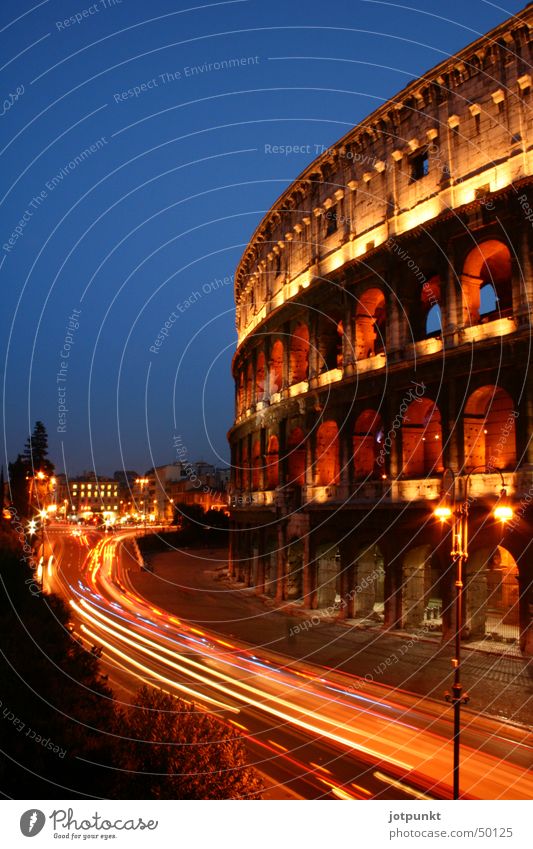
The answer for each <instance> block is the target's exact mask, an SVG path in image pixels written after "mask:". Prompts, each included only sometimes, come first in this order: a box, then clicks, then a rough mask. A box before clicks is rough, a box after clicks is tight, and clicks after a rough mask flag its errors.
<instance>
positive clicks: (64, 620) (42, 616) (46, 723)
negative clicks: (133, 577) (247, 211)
mask: <svg viewBox="0 0 533 849" xmlns="http://www.w3.org/2000/svg"><path fill="white" fill-rule="evenodd" d="M22 554H23V551H22V549H21V545H20V541H19V540H18V539H17V535H16V533H15V532H14V531H11V532H3V533H2V534H0V632H1V633H2V635H3V636H2V652H1V653H0V700H1V702H2V707H3V711H4V713H3V718H2V722H3V730H4V733H3V739H2V754H3V758H2V759H0V792H2V793H3V794H7V795H9V797H10V798H14V799H27V798H37V799H57V798H58V796H59V797H61V798H83V797H84V796H86V795H90V796H94V795H95V793H96V794H98V795H99V796H102V797H104V798H106V797H111V796H112V788H113V787H114V785H115V783H116V777H115V774H114V772H113V770H112V769H109V768H104V769H102V768H101V767H99V766H98V763H102V764H104V765H105V766H107V767H109V766H111V767H112V766H113V765H114V753H115V749H116V745H115V738H114V737H113V729H114V728H115V724H116V720H115V703H114V702H113V698H112V696H113V694H112V692H111V691H110V690H109V688H108V687H107V684H106V681H105V680H104V679H103V678H102V676H101V674H100V669H99V665H98V660H97V658H96V657H95V656H94V655H93V654H91V652H90V651H87V650H86V649H85V648H83V647H82V645H81V644H80V643H79V642H78V641H77V640H76V639H75V638H74V636H73V635H72V633H71V629H70V628H69V617H70V611H69V608H68V607H67V606H66V605H65V604H64V603H63V601H62V600H61V599H59V598H58V597H57V596H54V595H52V594H50V595H46V596H43V595H42V593H41V591H40V588H39V585H38V583H37V582H36V579H35V575H34V573H33V571H32V570H31V569H30V568H29V566H28V563H27V561H26V560H25V559H24V558H23V557H22Z"/></svg>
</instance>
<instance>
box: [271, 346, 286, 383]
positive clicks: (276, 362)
mask: <svg viewBox="0 0 533 849" xmlns="http://www.w3.org/2000/svg"><path fill="white" fill-rule="evenodd" d="M269 379H270V392H271V393H273V392H280V391H281V387H282V385H283V342H282V341H281V339H276V341H275V342H274V344H273V345H272V349H271V351H270V368H269Z"/></svg>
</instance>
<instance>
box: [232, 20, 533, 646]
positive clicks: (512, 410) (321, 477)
mask: <svg viewBox="0 0 533 849" xmlns="http://www.w3.org/2000/svg"><path fill="white" fill-rule="evenodd" d="M532 21H533V8H530V7H528V8H526V9H525V10H524V11H523V12H522V13H521V14H519V15H517V16H514V17H513V18H512V19H510V20H509V21H507V22H506V23H505V24H502V25H501V26H499V27H497V28H496V29H495V30H493V31H492V32H490V33H489V34H488V35H486V36H484V37H483V38H481V39H479V40H478V41H476V42H475V43H473V44H471V45H470V46H469V47H467V48H466V49H464V50H463V51H461V52H460V53H459V54H457V55H456V56H454V57H452V58H451V59H448V60H446V61H444V62H442V63H441V64H440V65H438V66H437V67H436V68H434V69H433V70H432V71H430V72H429V73H428V74H426V75H425V76H424V77H423V78H421V79H419V80H417V81H416V82H414V83H412V84H410V85H409V86H408V87H407V88H405V89H404V90H403V91H402V92H400V94H399V95H398V96H397V97H396V98H394V99H393V100H391V101H389V102H388V103H386V104H384V105H383V106H382V107H380V108H379V109H378V110H377V111H376V112H374V113H373V114H372V115H370V116H369V117H368V118H367V119H366V120H365V121H364V122H363V123H362V124H361V125H359V126H358V127H356V128H355V129H353V130H351V131H350V132H349V133H347V135H346V136H345V137H344V138H342V139H341V140H340V141H339V142H338V143H337V144H336V145H334V146H333V147H332V148H331V149H329V150H327V151H325V153H324V154H323V155H322V156H320V157H319V158H318V159H317V160H315V161H314V162H313V163H312V164H311V165H310V166H309V167H308V168H307V169H306V170H305V171H304V172H303V173H302V174H301V175H300V177H298V178H297V179H296V180H295V182H294V183H293V184H292V185H291V186H290V187H289V188H288V189H287V190H286V192H284V194H283V195H282V196H281V197H280V198H279V199H278V201H277V202H276V203H275V204H274V206H273V207H272V209H271V210H270V211H269V213H268V214H267V215H266V216H265V218H264V219H263V221H262V222H261V224H260V225H259V227H258V228H257V230H256V232H255V233H254V235H253V237H252V240H251V241H250V244H249V245H248V248H247V250H246V251H245V253H244V256H243V257H242V260H241V262H240V264H239V267H238V269H237V273H236V277H235V298H236V309H237V313H236V315H237V331H238V347H237V351H236V354H235V357H234V361H233V373H234V377H235V385H236V410H235V424H234V426H233V428H232V429H231V431H230V434H229V440H230V444H231V451H232V470H233V471H232V485H231V493H232V494H231V498H232V521H233V534H232V567H231V568H232V572H233V574H234V575H235V577H237V578H239V579H240V580H241V581H243V582H245V583H246V584H248V585H253V586H255V587H256V588H257V591H258V592H261V593H263V592H265V593H267V594H270V595H272V596H275V597H276V598H277V599H278V600H287V601H291V602H295V603H298V604H300V605H302V606H303V607H306V608H310V609H317V608H319V609H322V610H324V609H326V610H331V611H333V612H334V613H335V615H338V616H348V617H350V618H356V619H359V620H360V621H361V622H363V623H372V622H374V623H375V624H378V623H382V625H383V626H384V627H389V628H392V627H398V628H403V629H407V630H420V629H424V628H427V629H430V630H439V629H440V630H442V632H443V635H444V636H445V637H446V636H447V635H449V633H450V630H451V628H452V608H453V575H452V571H453V570H451V568H450V534H449V533H448V532H447V531H446V528H443V527H442V526H441V525H439V524H438V523H436V521H435V519H434V517H433V508H434V507H435V505H436V504H437V503H438V501H439V498H440V496H441V491H442V473H443V471H444V469H445V468H451V469H452V470H453V471H454V473H455V474H456V476H457V486H458V494H459V496H461V492H462V491H463V490H462V487H464V485H465V481H466V476H467V474H468V473H470V479H469V480H470V487H471V488H470V492H471V496H470V500H469V503H470V558H469V561H468V564H467V575H466V613H465V630H464V633H465V636H466V637H470V638H471V639H477V638H480V637H490V636H492V638H494V639H498V640H507V641H511V640H520V645H521V647H522V649H523V651H525V652H527V653H533V627H532V624H531V623H532V610H533V598H532V595H531V579H532V567H531V555H530V554H529V553H528V545H529V542H530V539H531V527H532V525H531V520H532V515H531V512H532V511H531V509H530V505H531V502H532V500H533V445H532V443H531V441H530V433H531V425H532V420H533V393H532V387H531V377H530V369H529V359H530V348H531V304H532V302H533V271H532V267H531V262H532V260H531V248H532V236H533V230H532V228H533V190H532V187H531V184H532V177H533V149H532V148H533V145H532V137H533V133H532V128H533V108H532V107H533V98H532V94H531V74H530V66H531V43H530V28H531V23H532ZM502 476H503V478H504V481H505V486H506V490H507V493H508V495H509V496H510V498H511V499H512V500H513V502H514V507H515V516H514V519H513V520H512V522H510V523H509V524H508V525H507V526H501V525H500V524H498V523H496V522H495V520H494V519H493V517H492V515H491V508H492V507H493V506H494V503H495V501H496V499H497V498H498V496H499V493H500V489H501V479H502ZM502 564H503V565H502Z"/></svg>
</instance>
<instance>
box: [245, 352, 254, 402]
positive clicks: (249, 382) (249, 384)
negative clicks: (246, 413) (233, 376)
mask: <svg viewBox="0 0 533 849" xmlns="http://www.w3.org/2000/svg"><path fill="white" fill-rule="evenodd" d="M253 402H254V367H253V365H252V363H249V364H248V368H247V369H246V409H250V407H251V406H252V404H253Z"/></svg>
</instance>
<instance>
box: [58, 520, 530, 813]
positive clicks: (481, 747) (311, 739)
mask: <svg viewBox="0 0 533 849" xmlns="http://www.w3.org/2000/svg"><path fill="white" fill-rule="evenodd" d="M130 533H131V532H125V533H124V532H119V533H116V534H111V535H108V536H105V537H101V536H100V535H98V534H94V533H91V534H82V536H73V535H72V531H71V529H69V528H65V527H59V526H58V527H57V528H52V529H50V532H49V539H50V541H51V544H52V546H53V548H54V553H55V557H56V567H55V569H54V570H53V574H52V575H47V576H45V589H46V588H47V582H48V587H49V588H50V589H53V590H54V591H58V592H60V593H61V594H62V595H63V596H64V597H65V598H66V599H67V600H68V601H69V602H70V603H71V605H72V611H73V618H74V621H75V627H76V631H77V633H79V634H80V636H81V637H82V638H83V639H84V640H85V641H86V643H87V645H88V646H90V645H92V644H97V645H99V646H101V647H102V649H103V660H104V663H105V665H106V669H107V670H108V672H109V675H110V679H111V683H112V684H113V686H114V687H116V688H117V689H118V691H119V693H120V694H121V695H123V697H124V698H127V697H128V694H129V693H131V692H133V691H134V690H135V689H136V688H137V687H138V686H139V684H140V683H141V682H143V681H145V682H146V681H148V682H150V683H152V684H156V685H157V686H160V687H162V688H164V689H166V690H168V691H169V692H173V693H174V694H175V695H179V696H181V697H182V698H185V699H187V700H188V701H191V702H194V703H196V704H198V705H199V706H205V707H207V708H209V709H210V710H211V711H213V712H215V713H217V714H218V715H219V716H220V718H221V719H222V720H223V721H224V722H227V723H229V724H232V725H233V726H234V727H236V728H237V729H238V730H239V731H241V732H242V735H243V738H244V740H245V742H246V745H247V748H248V751H249V753H250V759H251V761H252V762H254V763H255V764H256V766H257V768H258V769H259V771H260V772H261V773H262V774H263V775H264V776H265V777H266V783H267V786H268V790H267V793H266V794H265V795H266V796H267V797H270V798H301V799H311V798H313V799H314V798H358V799H369V798H389V799H413V798H420V797H422V798H447V797H449V796H450V787H451V764H452V759H451V744H450V737H451V725H450V720H449V716H448V713H447V712H446V711H445V709H444V707H443V706H442V705H441V704H438V703H436V702H433V701H431V700H428V699H425V700H421V699H420V698H419V697H417V696H413V695H412V694H410V693H407V692H401V693H400V692H398V691H390V692H389V693H387V688H384V687H380V686H378V685H376V684H370V683H368V682H364V681H361V680H360V679H354V678H353V676H347V675H345V674H344V673H342V672H338V671H333V670H328V669H324V668H323V667H317V666H316V665H315V664H311V663H309V662H307V661H305V660H304V661H298V662H296V661H294V660H293V659H291V658H288V657H286V656H283V655H282V654H280V652H279V650H273V641H272V640H264V642H263V643H262V645H261V648H260V649H259V648H258V647H257V645H256V646H254V647H250V646H249V645H246V644H245V643H244V642H243V641H242V640H240V639H236V638H228V636H227V634H225V635H222V634H221V632H220V628H219V627H218V626H217V620H218V622H219V621H220V612H221V611H220V605H221V604H224V605H227V606H228V605H229V607H228V609H227V610H226V609H225V610H224V611H223V616H224V617H225V618H226V620H228V621H229V619H231V616H230V615H229V614H231V606H232V601H231V599H230V596H229V594H228V593H225V594H224V596H225V598H223V595H222V594H221V595H220V596H219V597H217V596H216V595H215V597H214V599H213V594H212V593H207V592H202V591H201V589H200V590H199V589H198V588H194V589H193V586H192V585H190V584H189V586H188V587H187V589H188V590H190V592H191V594H192V603H193V604H197V605H199V613H201V614H202V616H203V622H204V624H203V625H202V626H201V627H197V626H195V625H192V624H191V623H190V621H187V622H185V621H183V619H182V617H181V616H180V614H179V612H177V613H176V612H175V613H172V612H170V611H168V610H167V609H166V607H165V604H164V601H165V600H164V598H163V599H162V603H161V605H157V604H154V603H153V600H151V601H147V600H146V599H145V598H143V596H142V595H141V594H139V592H138V590H136V589H135V587H134V586H133V585H132V583H131V575H130V574H129V573H128V570H127V569H125V568H124V566H123V562H122V560H123V557H122V555H123V550H122V543H123V542H124V541H126V540H127V539H128V536H129V535H130ZM182 589H183V590H184V589H185V587H183V588H182ZM182 594H183V595H185V593H184V592H183V593H182ZM214 609H216V610H217V611H218V613H217V616H216V617H215V616H213V617H212V619H209V615H208V614H209V610H214ZM253 616H254V617H255V616H256V614H255V613H254V614H253ZM237 618H238V620H239V621H240V622H242V619H243V617H242V609H241V611H240V614H239V616H238V617H235V619H236V620H237ZM188 619H190V616H189V615H188ZM267 621H268V620H267V619H266V618H265V622H267ZM210 623H211V624H210ZM239 627H242V625H240V626H239ZM248 627H249V628H250V629H251V627H252V626H251V625H250V623H248ZM265 627H269V626H267V625H266V626H265ZM253 630H254V633H256V628H255V627H254V629H253ZM278 636H279V635H278ZM279 645H280V644H279V641H278V649H279ZM463 742H464V745H463V747H462V789H463V793H464V795H465V796H466V797H470V798H489V799H491V798H530V797H531V792H532V790H533V784H532V781H531V777H530V775H531V774H530V772H529V769H530V767H531V763H532V758H531V753H532V749H531V739H530V737H529V735H528V734H527V733H526V732H523V731H521V730H520V729H517V728H509V729H507V728H503V727H502V724H501V723H499V722H497V721H491V720H488V719H487V718H483V719H482V721H480V722H479V723H477V722H473V721H471V720H470V721H469V724H468V727H466V728H465V730H464V734H463Z"/></svg>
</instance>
